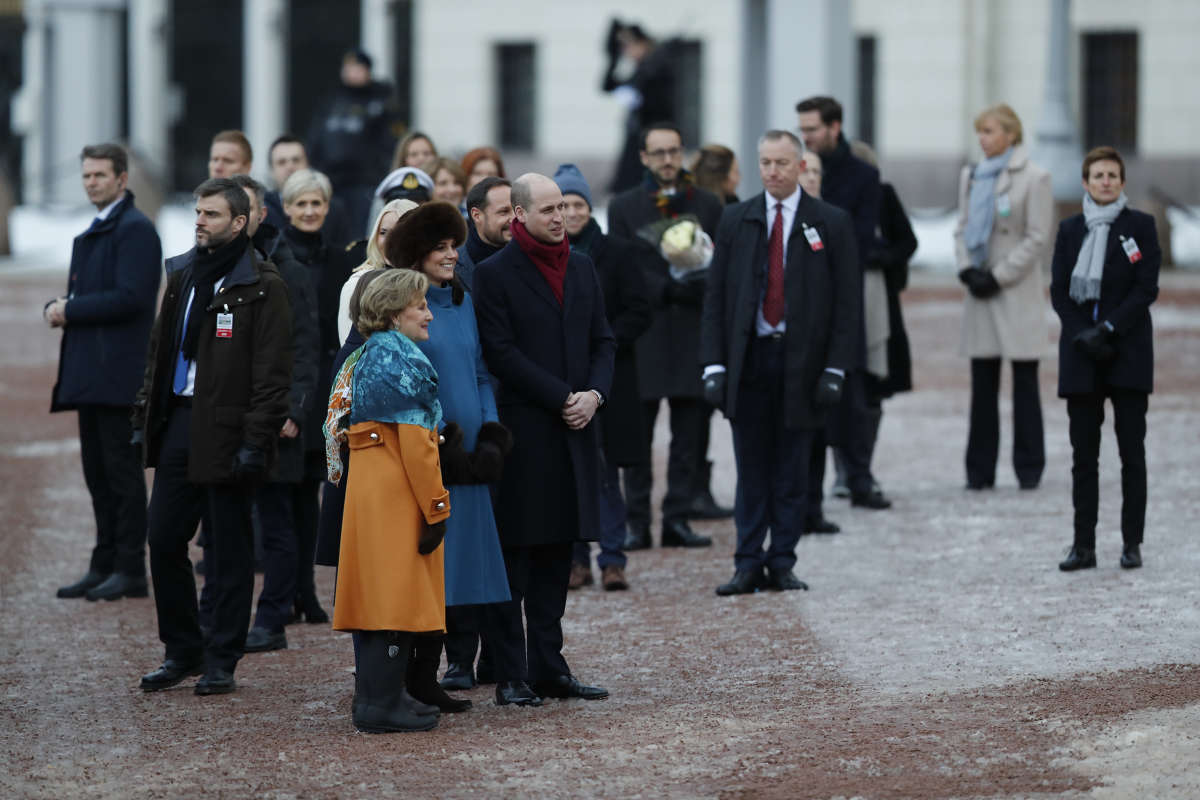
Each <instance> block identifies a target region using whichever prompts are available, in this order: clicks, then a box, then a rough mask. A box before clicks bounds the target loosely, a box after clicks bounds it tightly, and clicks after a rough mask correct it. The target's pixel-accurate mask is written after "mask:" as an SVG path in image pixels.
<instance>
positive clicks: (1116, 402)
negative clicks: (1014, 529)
mask: <svg viewBox="0 0 1200 800" xmlns="http://www.w3.org/2000/svg"><path fill="white" fill-rule="evenodd" d="M1083 188H1084V189H1085V190H1087V194H1085V195H1084V198H1083V213H1082V214H1077V215H1075V216H1073V217H1070V218H1069V219H1065V220H1063V222H1062V224H1061V225H1059V227H1058V238H1057V240H1056V241H1055V244H1054V262H1053V266H1052V276H1051V281H1050V301H1051V303H1052V304H1053V305H1054V310H1055V311H1056V312H1057V313H1058V316H1059V319H1061V320H1062V335H1061V337H1060V338H1059V343H1058V395H1059V397H1062V398H1065V399H1066V401H1067V416H1068V418H1069V419H1070V428H1071V460H1072V464H1071V495H1072V500H1073V501H1074V506H1075V539H1074V542H1073V544H1072V547H1071V552H1070V554H1069V555H1068V556H1067V558H1066V560H1065V561H1063V562H1062V563H1061V564H1059V565H1058V566H1059V569H1061V570H1063V571H1064V572H1071V571H1074V570H1077V569H1088V568H1091V567H1095V566H1096V517H1097V508H1098V506H1099V501H1100V489H1099V469H1098V463H1099V459H1100V428H1101V426H1102V425H1103V423H1104V401H1105V400H1106V399H1107V400H1108V401H1109V402H1111V403H1112V409H1113V427H1114V428H1115V429H1116V434H1117V447H1118V449H1119V450H1120V453H1121V494H1122V504H1121V538H1122V539H1123V540H1124V548H1123V549H1122V551H1121V566H1122V567H1124V568H1126V569H1132V568H1136V567H1140V566H1141V565H1142V554H1141V544H1142V531H1143V529H1144V527H1145V523H1146V446H1145V440H1146V408H1147V406H1148V401H1149V395H1150V392H1151V391H1152V390H1153V388H1154V344H1153V329H1152V327H1151V323H1150V304H1151V303H1153V302H1154V300H1155V298H1156V297H1158V269H1159V265H1160V264H1161V262H1162V252H1161V250H1160V249H1159V246H1158V234H1157V232H1156V231H1155V229H1154V218H1153V217H1151V216H1150V215H1149V214H1144V213H1142V212H1141V211H1134V210H1133V209H1132V208H1129V207H1127V201H1126V198H1125V192H1124V191H1123V190H1124V188H1125V162H1123V161H1122V160H1121V156H1120V154H1119V153H1117V151H1116V150H1114V149H1113V148H1111V147H1097V148H1096V149H1094V150H1092V151H1091V152H1089V153H1088V154H1087V156H1086V157H1084V159H1083Z"/></svg>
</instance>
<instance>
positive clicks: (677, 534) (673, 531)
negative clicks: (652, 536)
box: [662, 519, 712, 547]
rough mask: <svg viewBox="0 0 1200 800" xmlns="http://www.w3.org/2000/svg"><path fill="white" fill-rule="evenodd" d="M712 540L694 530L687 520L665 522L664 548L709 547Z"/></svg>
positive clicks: (663, 531) (663, 530) (663, 533)
mask: <svg viewBox="0 0 1200 800" xmlns="http://www.w3.org/2000/svg"><path fill="white" fill-rule="evenodd" d="M711 544H712V539H711V538H709V537H708V536H701V535H700V534H698V533H696V532H695V531H693V530H692V526H691V525H688V521H687V520H686V519H669V520H666V521H664V522H663V529H662V546H663V547H708V546H710V545H711Z"/></svg>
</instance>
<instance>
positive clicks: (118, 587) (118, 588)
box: [85, 572, 150, 601]
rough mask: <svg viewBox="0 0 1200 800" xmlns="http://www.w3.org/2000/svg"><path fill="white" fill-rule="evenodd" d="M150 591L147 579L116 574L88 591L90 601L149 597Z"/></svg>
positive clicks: (87, 595)
mask: <svg viewBox="0 0 1200 800" xmlns="http://www.w3.org/2000/svg"><path fill="white" fill-rule="evenodd" d="M149 594H150V589H149V588H148V587H147V586H146V579H145V578H134V577H131V576H129V575H122V574H121V573H119V572H114V573H113V574H112V575H109V576H108V577H107V578H106V579H105V580H104V582H103V583H101V584H100V585H98V586H94V587H92V588H91V589H88V591H87V594H86V595H85V597H87V599H88V600H93V601H95V600H120V599H121V598H122V597H147V596H149Z"/></svg>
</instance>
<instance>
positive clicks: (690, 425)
mask: <svg viewBox="0 0 1200 800" xmlns="http://www.w3.org/2000/svg"><path fill="white" fill-rule="evenodd" d="M667 403H668V405H669V406H670V408H671V447H670V451H669V453H668V456H667V494H666V496H665V497H664V498H663V504H662V515H663V520H664V521H666V520H673V519H683V518H686V517H687V514H688V510H689V508H690V507H691V504H692V494H693V488H694V487H693V482H694V475H695V472H696V461H697V456H696V451H697V447H698V446H699V440H700V426H701V425H702V424H703V422H704V420H707V417H706V416H705V414H706V412H707V409H708V406H707V405H706V404H705V402H704V401H703V400H701V399H699V398H696V397H669V398H667ZM660 405H661V401H659V400H648V401H646V402H645V403H644V404H643V408H644V412H643V415H644V419H645V422H646V458H645V460H644V461H643V463H641V464H638V465H635V466H632V467H627V468H626V469H625V503H626V506H627V508H628V513H629V520H630V521H631V522H637V523H640V524H642V525H649V524H650V490H651V488H652V486H653V483H654V471H653V466H652V460H651V452H652V445H653V443H654V442H653V439H654V423H655V421H656V420H657V419H658V407H659V406H660Z"/></svg>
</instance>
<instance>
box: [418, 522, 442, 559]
mask: <svg viewBox="0 0 1200 800" xmlns="http://www.w3.org/2000/svg"><path fill="white" fill-rule="evenodd" d="M445 538H446V521H445V520H442V521H441V522H435V523H433V524H432V525H430V524H429V523H425V529H424V530H422V531H421V536H420V537H419V538H418V539H417V552H418V553H420V554H421V555H423V556H427V555H429V554H430V553H432V552H433V551H434V550H437V549H438V545H439V544H441V543H442V539H445Z"/></svg>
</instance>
